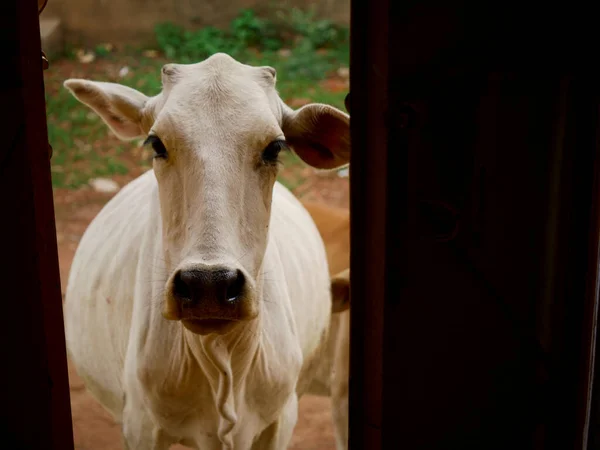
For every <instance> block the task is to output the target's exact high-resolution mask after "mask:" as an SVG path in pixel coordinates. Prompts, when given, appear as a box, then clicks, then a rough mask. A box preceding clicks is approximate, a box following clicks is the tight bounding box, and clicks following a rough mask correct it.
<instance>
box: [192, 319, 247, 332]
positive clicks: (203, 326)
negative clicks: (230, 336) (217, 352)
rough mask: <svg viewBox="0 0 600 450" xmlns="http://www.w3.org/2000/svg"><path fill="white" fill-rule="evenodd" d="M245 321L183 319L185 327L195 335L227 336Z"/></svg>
mask: <svg viewBox="0 0 600 450" xmlns="http://www.w3.org/2000/svg"><path fill="white" fill-rule="evenodd" d="M243 322H244V321H241V320H230V319H182V320H181V323H182V324H183V326H184V327H185V328H186V329H188V330H189V331H191V332H192V333H194V334H199V335H200V336H206V335H208V334H219V335H223V334H227V333H228V332H230V331H231V330H233V329H234V328H236V327H238V326H239V325H241V324H242V323H243Z"/></svg>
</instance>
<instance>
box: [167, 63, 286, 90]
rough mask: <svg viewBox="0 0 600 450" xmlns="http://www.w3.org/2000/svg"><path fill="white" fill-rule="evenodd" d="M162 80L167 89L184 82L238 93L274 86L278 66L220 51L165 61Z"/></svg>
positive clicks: (209, 88)
mask: <svg viewBox="0 0 600 450" xmlns="http://www.w3.org/2000/svg"><path fill="white" fill-rule="evenodd" d="M162 82H163V88H164V89H165V90H166V91H169V90H171V89H172V88H173V87H174V86H177V85H185V86H186V88H188V89H190V88H191V89H202V88H204V89H207V90H209V91H214V92H219V91H222V90H226V91H230V92H229V93H230V94H235V93H238V92H237V91H240V92H239V93H241V91H251V90H252V88H259V87H263V88H269V87H274V85H275V70H274V69H272V68H270V67H253V66H249V65H246V64H242V63H240V62H238V61H236V60H235V59H233V58H232V57H231V56H229V55H226V54H224V53H217V54H215V55H212V56H211V57H209V58H207V59H206V60H204V61H201V62H199V63H195V64H166V65H165V66H163V68H162Z"/></svg>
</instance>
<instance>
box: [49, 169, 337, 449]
mask: <svg viewBox="0 0 600 450" xmlns="http://www.w3.org/2000/svg"><path fill="white" fill-rule="evenodd" d="M115 181H117V182H119V184H120V185H121V186H123V185H124V184H125V183H126V182H127V181H128V177H125V176H124V177H121V178H115ZM295 193H296V195H297V196H298V197H300V198H301V199H309V200H316V201H322V202H325V203H327V204H332V205H336V206H347V205H348V194H349V192H348V179H342V178H339V177H338V176H337V175H336V174H325V175H323V174H316V173H315V174H313V175H312V176H311V177H310V178H309V180H308V181H307V182H306V183H304V184H303V185H302V186H300V187H299V188H297V189H296V190H295ZM54 197H55V210H56V223H57V239H58V249H59V261H60V274H61V284H62V287H63V292H64V289H65V286H66V282H67V279H68V273H69V268H70V265H71V261H72V259H73V255H74V253H75V250H76V248H77V245H78V243H79V240H80V238H81V236H82V235H83V232H84V231H85V229H86V227H87V226H88V224H89V223H90V221H91V220H92V219H93V218H94V217H95V216H96V214H98V212H99V211H100V209H101V208H102V206H103V205H104V204H105V203H106V202H107V201H108V200H109V199H110V197H111V196H110V195H106V194H100V193H97V192H94V191H92V190H91V189H80V190H77V191H68V190H62V189H57V190H55V195H54ZM69 382H70V391H71V408H72V415H73V434H74V438H75V449H76V450H109V449H110V450H116V449H122V444H121V437H120V429H119V426H118V425H117V424H115V423H114V421H113V420H112V418H111V417H110V415H109V414H108V413H107V412H106V411H104V409H103V408H102V407H101V406H100V404H98V402H96V401H95V400H94V399H93V398H92V397H91V396H90V395H89V394H88V393H87V392H86V390H85V387H84V386H83V383H82V381H81V379H80V378H79V377H78V376H77V373H76V372H75V369H74V368H73V367H72V365H71V364H70V362H69ZM184 448H185V447H182V446H174V447H172V449H178V450H182V449H184ZM334 449H335V445H334V438H333V427H332V423H331V413H330V404H329V399H327V398H320V397H314V396H305V397H304V398H302V399H301V400H300V411H299V419H298V424H297V426H296V429H295V432H294V436H293V439H292V442H291V445H290V447H289V450H334Z"/></svg>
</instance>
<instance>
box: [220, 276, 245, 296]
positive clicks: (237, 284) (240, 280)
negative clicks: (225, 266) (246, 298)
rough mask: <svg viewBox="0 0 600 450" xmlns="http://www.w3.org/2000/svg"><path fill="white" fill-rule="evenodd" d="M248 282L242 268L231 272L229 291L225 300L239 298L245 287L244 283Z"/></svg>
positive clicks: (228, 281)
mask: <svg viewBox="0 0 600 450" xmlns="http://www.w3.org/2000/svg"><path fill="white" fill-rule="evenodd" d="M245 282H246V278H245V277H244V274H243V273H242V271H241V270H232V271H231V272H229V277H228V280H227V283H228V285H227V293H226V296H225V297H226V298H225V300H226V301H228V302H232V301H234V300H235V299H237V298H238V297H239V296H240V294H241V293H242V290H243V289H244V284H245Z"/></svg>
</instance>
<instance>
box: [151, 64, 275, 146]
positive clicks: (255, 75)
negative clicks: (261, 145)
mask: <svg viewBox="0 0 600 450" xmlns="http://www.w3.org/2000/svg"><path fill="white" fill-rule="evenodd" d="M162 78H163V92H162V94H161V96H160V99H157V100H158V101H157V103H156V104H155V105H154V106H155V108H154V118H155V122H154V124H153V126H152V128H153V130H154V131H155V132H163V133H164V132H165V131H167V130H170V129H171V128H172V126H173V125H174V124H177V128H178V132H179V133H180V134H186V135H187V134H189V133H190V132H191V133H194V132H197V131H198V130H200V129H202V133H203V135H204V136H206V133H208V134H213V132H214V133H217V134H221V133H222V132H224V130H231V129H233V128H235V129H236V130H238V131H239V133H238V134H242V135H247V134H248V133H247V131H248V130H255V131H256V132H257V133H258V132H259V131H260V132H261V133H262V129H263V128H265V129H269V130H271V131H270V132H269V133H268V134H280V130H278V127H279V122H280V119H281V105H280V104H279V96H278V94H277V91H276V90H275V79H276V74H275V70H274V69H272V68H270V67H253V66H249V65H246V64H242V63H239V62H238V61H236V60H235V59H233V58H231V57H230V56H228V55H225V54H215V55H213V56H211V57H210V58H208V59H206V60H205V61H202V62H200V63H196V64H167V65H165V66H164V67H163V70H162ZM171 131H172V130H171Z"/></svg>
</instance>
